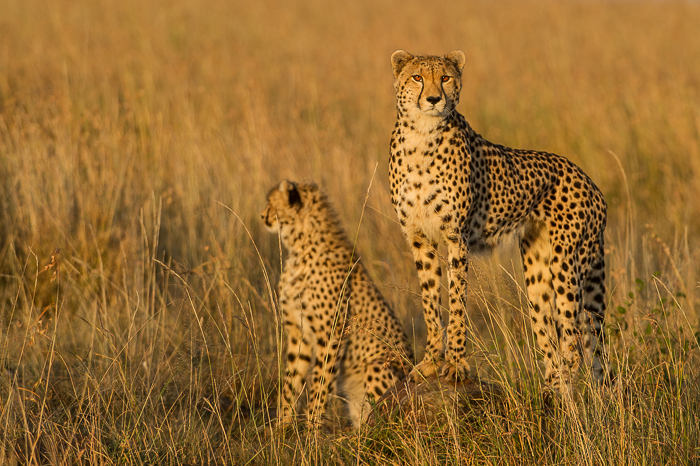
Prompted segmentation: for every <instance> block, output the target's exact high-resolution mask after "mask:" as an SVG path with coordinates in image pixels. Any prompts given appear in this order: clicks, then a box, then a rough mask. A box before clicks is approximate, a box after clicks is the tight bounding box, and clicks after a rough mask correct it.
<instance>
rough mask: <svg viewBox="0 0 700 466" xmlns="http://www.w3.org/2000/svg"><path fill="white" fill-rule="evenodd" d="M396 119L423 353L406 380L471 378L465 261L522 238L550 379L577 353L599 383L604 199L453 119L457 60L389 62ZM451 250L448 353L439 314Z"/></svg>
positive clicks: (399, 181)
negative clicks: (442, 251) (442, 252)
mask: <svg viewBox="0 0 700 466" xmlns="http://www.w3.org/2000/svg"><path fill="white" fill-rule="evenodd" d="M391 63H392V67H393V71H394V77H395V82H394V88H395V90H396V95H397V111H398V118H397V122H396V126H395V128H394V132H393V133H392V137H391V160H390V173H389V175H390V179H391V193H392V203H393V205H394V208H395V210H396V213H397V214H398V217H399V222H400V223H401V227H402V229H403V232H404V234H405V235H406V238H407V239H408V242H409V243H410V245H411V248H412V251H413V256H414V258H415V264H416V268H417V269H418V276H419V280H420V283H421V287H422V299H423V308H424V315H425V320H426V324H427V328H428V341H427V347H426V356H425V358H424V359H423V361H422V362H421V363H420V364H418V365H417V366H416V367H415V368H414V371H413V372H412V375H413V377H414V378H417V377H418V376H419V374H421V373H422V374H423V375H429V374H431V373H435V372H437V371H438V370H440V369H441V372H442V374H443V375H444V376H445V377H447V378H448V379H450V380H460V379H465V378H467V377H468V375H469V365H468V363H467V360H466V353H467V347H466V334H465V332H466V322H465V308H466V307H465V304H466V302H465V301H466V286H467V280H466V278H467V267H468V254H472V253H480V252H484V251H488V250H490V249H492V248H493V247H495V246H496V245H497V244H498V243H500V242H501V241H502V240H503V239H504V238H505V237H507V236H515V237H516V238H517V239H519V241H520V251H521V254H522V259H523V264H524V268H525V284H526V285H527V291H528V297H529V300H530V306H529V307H530V315H531V317H532V327H533V330H534V332H535V334H536V335H537V342H538V346H539V347H540V349H541V350H542V352H543V353H544V359H545V365H546V373H545V379H546V383H547V384H548V385H549V386H551V387H552V388H554V389H560V387H562V386H568V385H569V383H570V379H571V374H572V373H573V372H574V371H575V370H576V369H577V368H578V367H579V364H580V356H581V353H583V355H584V356H585V357H586V358H587V359H588V360H589V361H590V364H591V367H592V372H593V375H594V376H595V378H596V379H598V380H602V379H604V377H605V369H604V360H605V349H604V346H603V336H604V328H603V325H604V324H603V320H604V316H605V271H604V268H605V258H604V253H603V232H604V230H605V223H606V204H605V200H604V199H603V195H602V194H601V192H600V190H599V189H598V188H597V187H596V185H595V184H594V183H593V181H591V179H590V178H589V177H588V176H586V174H585V173H583V171H581V169H580V168H578V167H577V166H576V165H574V164H573V163H571V162H570V161H569V160H567V159H565V158H564V157H561V156H559V155H556V154H551V153H546V152H535V151H529V150H517V149H510V148H508V147H504V146H501V145H497V144H493V143H491V142H489V141H487V140H486V139H484V138H483V137H481V136H480V135H479V134H477V133H476V132H475V131H474V130H473V129H472V128H471V127H470V126H469V124H468V123H467V121H466V120H465V118H464V117H463V116H462V115H460V114H459V113H458V112H457V111H456V106H457V103H458V101H459V96H460V91H461V85H462V81H461V76H462V70H463V68H464V63H465V56H464V54H463V53H462V52H461V51H455V52H452V53H450V54H448V55H446V56H444V57H437V56H413V55H411V54H409V53H407V52H405V51H403V50H398V51H396V52H394V54H393V55H392V57H391ZM441 243H444V244H446V245H447V253H448V261H447V278H448V282H449V301H450V302H449V322H448V325H447V348H445V343H444V341H443V332H442V322H441V316H440V292H439V288H440V279H441V276H442V269H441V266H440V262H439V261H438V259H437V257H436V251H437V247H438V244H441Z"/></svg>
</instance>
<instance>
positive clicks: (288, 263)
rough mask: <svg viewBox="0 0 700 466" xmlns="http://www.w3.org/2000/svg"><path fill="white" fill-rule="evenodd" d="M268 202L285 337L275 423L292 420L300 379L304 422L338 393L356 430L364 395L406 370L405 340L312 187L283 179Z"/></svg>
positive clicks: (317, 416) (315, 418)
mask: <svg viewBox="0 0 700 466" xmlns="http://www.w3.org/2000/svg"><path fill="white" fill-rule="evenodd" d="M268 201H269V202H268V205H267V207H266V208H265V210H264V212H263V214H262V217H263V220H264V222H265V225H266V226H267V227H268V229H270V231H272V232H276V233H278V234H279V235H280V239H281V242H282V244H283V245H284V246H285V249H286V250H287V252H288V256H287V258H286V260H285V263H284V267H283V272H282V276H281V278H280V283H279V304H280V307H281V309H282V312H283V314H284V327H285V332H286V336H287V350H286V372H285V377H284V383H283V388H282V394H281V395H282V396H281V410H280V413H279V420H280V421H281V422H282V423H288V422H290V421H291V420H292V419H293V417H294V414H295V413H296V411H297V406H298V404H299V399H300V395H301V394H302V391H303V389H304V387H305V384H306V389H307V393H306V394H307V397H306V398H307V400H308V402H307V404H306V406H305V408H304V410H303V417H304V419H306V420H307V421H308V422H310V423H311V424H313V425H318V424H319V423H320V422H321V420H322V416H323V414H324V412H325V408H326V402H327V398H328V394H329V393H339V394H341V396H343V397H344V398H345V399H346V400H347V406H348V411H349V415H350V419H351V421H352V423H353V425H354V426H355V427H357V426H359V425H360V423H361V422H362V420H363V419H364V417H365V416H366V415H367V414H368V413H369V401H370V399H371V398H373V397H376V398H378V397H380V396H381V395H382V394H384V392H385V391H386V390H387V389H388V388H390V387H391V386H393V385H394V383H396V381H397V380H399V379H400V378H402V377H403V375H404V374H405V372H404V371H403V364H404V363H405V362H406V361H408V360H409V359H410V358H412V354H411V349H410V347H409V345H408V339H407V338H406V335H405V333H404V331H403V329H402V327H401V325H400V324H399V322H398V320H397V319H396V317H395V316H394V313H393V311H392V310H391V308H390V307H389V306H388V304H387V303H386V301H385V300H384V298H383V297H382V294H381V293H380V292H379V290H378V289H377V288H376V287H375V286H374V285H373V284H372V282H371V281H370V278H369V276H368V275H367V272H366V271H365V269H364V267H363V266H362V263H361V262H359V261H358V260H357V259H356V258H353V248H352V244H351V243H350V241H349V240H348V239H347V237H346V235H345V233H344V232H343V229H342V228H341V226H340V223H339V221H338V219H337V216H336V214H335V212H334V211H333V208H332V207H331V205H330V203H329V202H328V199H327V198H326V196H325V195H324V194H323V193H322V192H321V191H320V190H319V189H318V187H317V186H316V185H315V184H301V183H299V184H297V183H292V182H289V181H282V182H281V183H280V184H279V185H278V186H276V187H275V188H274V189H273V190H272V191H271V192H270V193H269V194H268ZM309 373H310V374H309ZM307 379H308V380H307Z"/></svg>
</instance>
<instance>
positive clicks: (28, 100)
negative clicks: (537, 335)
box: [0, 0, 700, 464]
mask: <svg viewBox="0 0 700 466" xmlns="http://www.w3.org/2000/svg"><path fill="white" fill-rule="evenodd" d="M346 3H347V4H345V5H340V4H338V5H334V4H329V3H328V2H321V1H319V0H301V1H298V2H282V1H275V0H261V1H257V2H236V3H232V2H229V1H223V0H211V1H209V2H205V3H200V2H195V1H193V0H175V1H172V2H164V1H158V0H156V1H153V2H143V1H135V0H124V1H121V2H90V1H87V0H74V1H67V0H56V1H54V2H48V3H47V2H40V1H36V0H23V1H17V0H6V1H5V2H3V5H2V8H0V196H1V197H0V319H1V320H0V323H1V327H0V363H1V364H0V365H2V366H4V367H5V368H6V369H5V371H4V373H3V375H2V376H0V402H1V406H0V409H1V411H0V426H1V427H0V463H2V462H3V461H9V462H10V464H12V462H15V463H19V464H29V463H31V464H39V463H42V464H44V463H53V464H75V463H81V462H83V463H90V464H93V463H94V464H112V463H121V464H152V463H158V462H164V463H173V464H178V463H179V464H192V463H207V462H209V463H214V462H216V463H221V462H229V463H246V462H247V461H250V462H251V463H258V464H288V463H303V464H326V463H328V462H333V461H340V460H343V461H344V462H345V463H354V462H357V461H360V462H369V463H378V464H391V463H395V464H405V463H414V464H417V463H420V464H425V463H435V464H438V463H439V464H443V463H444V464H461V463H467V464H469V463H480V464H483V463H497V464H503V463H504V462H505V463H516V464H521V463H528V464H561V463H570V464H583V463H586V464H602V463H610V464H618V463H622V462H625V463H633V464H636V463H643V462H645V461H646V462H648V463H660V462H663V463H670V464H682V463H686V464H688V463H693V462H698V461H700V450H699V449H698V444H700V407H699V406H698V401H697V396H696V394H697V393H698V386H699V382H698V372H697V361H698V342H697V336H698V333H697V332H698V330H699V327H698V321H699V316H700V310H699V309H700V308H699V306H700V303H699V302H698V298H699V297H700V296H699V293H698V272H700V267H699V265H698V264H700V241H698V239H699V238H700V221H699V220H698V219H699V218H700V203H698V202H697V200H698V199H700V181H698V180H700V61H698V59H697V57H699V56H700V35H698V34H697V25H698V24H700V4H698V3H695V2H687V3H684V2H593V1H573V2H555V1H543V0H533V1H527V2H514V1H510V2H487V1H457V0H451V1H447V2H445V3H443V4H441V5H439V6H432V7H426V3H425V2H416V1H405V2H371V1H365V0H359V1H356V2H346ZM398 48H403V49H406V50H408V51H410V52H414V53H446V52H449V51H451V50H453V49H458V48H459V49H462V50H463V51H464V52H465V53H466V55H467V66H466V70H465V74H464V91H463V93H462V102H461V104H460V111H461V112H462V113H463V114H464V115H465V116H466V117H467V118H468V120H469V121H470V123H471V124H472V126H473V127H474V128H475V129H476V130H477V131H479V132H481V133H482V134H483V135H484V136H486V137H487V138H489V139H491V140H493V141H494V142H498V143H502V144H505V145H509V146H513V147H520V148H531V149H540V150H548V151H553V152H557V153H559V154H562V155H565V156H567V157H569V158H570V159H571V160H573V161H574V162H575V163H577V164H578V165H580V166H581V167H582V168H583V169H584V170H585V171H586V172H587V173H588V174H589V175H590V176H591V177H592V178H593V179H594V180H595V182H596V183H597V184H598V185H599V187H600V188H601V189H602V191H603V193H604V194H605V196H606V199H607V200H608V204H609V222H608V233H607V248H608V250H609V251H608V264H609V272H610V273H609V283H608V285H609V290H610V293H609V299H610V318H609V324H610V325H609V328H610V334H611V335H610V338H611V343H612V358H613V361H614V364H615V365H616V366H617V367H618V368H619V369H620V371H621V373H622V376H621V378H622V380H623V382H624V384H625V386H626V387H627V389H626V391H623V392H620V393H616V394H613V395H610V394H607V393H602V394H601V393H599V392H597V391H596V390H590V389H589V388H588V387H587V385H586V384H585V383H582V386H581V393H580V398H581V399H580V400H578V401H579V402H578V403H577V404H576V405H575V407H573V408H571V409H570V410H568V411H566V410H564V411H562V412H556V413H554V414H542V412H541V410H540V408H541V399H540V398H539V395H538V393H539V389H540V385H541V380H540V379H541V377H540V376H539V373H538V372H537V370H536V365H535V364H534V362H533V357H532V354H533V352H532V347H533V345H532V339H531V337H530V329H529V324H527V318H526V317H524V315H523V309H524V307H523V305H522V300H523V295H522V290H521V288H520V286H519V284H520V283H522V279H521V277H520V273H521V272H520V269H519V266H518V265H517V262H518V260H519V259H518V258H517V254H514V253H513V251H511V250H509V249H506V250H504V251H502V252H500V253H499V254H498V257H497V258H496V259H486V260H482V259H476V260H475V266H474V267H472V269H473V270H474V273H473V274H472V276H471V279H470V298H469V299H470V302H471V303H473V308H472V312H471V315H472V318H473V321H474V327H475V328H474V352H475V360H476V363H475V367H477V366H478V370H479V372H480V373H482V374H484V375H489V376H491V377H492V378H495V379H497V380H501V381H502V382H503V383H505V385H506V387H507V389H508V394H509V395H508V397H509V400H510V401H509V402H510V403H511V405H512V406H513V409H512V410H511V411H508V414H507V415H506V416H505V417H503V416H502V415H498V416H497V415H495V414H493V415H484V416H483V418H482V421H481V422H479V423H472V422H468V423H467V422H461V423H460V422H457V421H455V423H452V424H450V425H449V426H448V427H446V428H444V429H432V430H428V431H427V432H424V431H421V430H420V429H417V428H416V426H415V425H411V424H410V423H399V424H395V425H394V424H392V425H389V426H384V427H379V428H376V429H374V430H369V431H361V432H359V433H341V434H335V435H323V434H318V435H310V436H309V437H306V434H299V435H298V436H295V435H292V436H291V437H290V436H288V437H282V436H269V435H267V434H266V433H264V432H262V431H259V430H257V427H259V426H261V425H262V424H263V422H264V421H265V420H266V413H267V411H266V409H264V408H265V407H266V406H274V405H275V393H276V389H277V388H276V386H277V381H278V376H279V373H278V365H277V357H276V355H277V351H278V348H279V346H278V341H279V332H280V328H279V322H278V314H277V310H276V306H275V303H274V284H275V283H276V282H277V277H278V276H279V268H280V259H279V257H280V251H279V250H278V243H277V239H276V238H274V237H272V236H270V235H268V234H267V233H266V232H265V231H264V229H263V228H262V227H261V224H260V222H259V219H258V215H259V212H260V211H261V209H262V208H263V207H264V202H265V199H264V194H265V192H266V191H267V189H269V188H270V187H271V186H272V185H273V184H274V183H276V182H277V181H279V180H280V179H281V178H283V177H286V178H289V179H312V180H315V181H317V182H318V183H319V184H320V185H322V186H324V187H325V189H326V190H327V191H328V193H329V195H330V197H331V198H332V199H333V200H334V201H335V204H336V206H337V208H338V210H339V212H340V214H341V218H343V219H344V224H345V225H346V227H347V228H348V230H350V231H351V232H353V233H354V231H356V229H357V228H358V225H359V220H360V215H361V212H362V208H363V202H364V199H365V193H366V191H367V187H368V186H369V185H370V181H371V179H372V173H373V172H374V169H375V167H377V175H376V177H375V179H374V180H373V184H372V190H371V194H370V197H369V201H368V205H367V208H366V210H365V214H364V217H363V220H362V224H361V225H359V226H360V235H359V239H358V250H359V251H360V252H361V253H362V259H363V261H364V263H365V265H366V266H367V267H368V269H369V270H370V272H371V273H372V275H373V276H374V278H375V279H376V280H377V282H378V283H379V284H380V285H381V287H382V290H383V291H384V292H385V295H386V296H387V298H388V299H389V301H390V302H391V304H392V305H393V306H394V308H395V309H396V311H397V314H398V315H399V316H400V318H401V319H402V320H403V322H404V323H405V327H406V330H407V332H409V333H411V334H413V335H414V336H415V339H416V342H417V344H418V347H417V350H418V353H419V355H420V351H421V349H420V344H421V342H422V341H423V331H424V330H423V323H422V318H421V313H420V301H419V299H416V292H417V291H418V286H417V280H416V278H415V276H414V275H415V274H414V271H413V267H412V265H411V260H410V259H409V256H408V255H407V253H408V247H407V245H406V244H405V241H404V239H403V238H402V235H401V232H400V228H399V227H398V225H397V224H396V222H395V218H394V213H393V211H392V208H391V205H390V202H389V189H388V180H387V177H386V173H387V169H388V168H387V166H388V141H389V135H390V132H391V129H392V127H393V123H394V118H395V115H394V93H393V89H392V75H391V70H390V66H389V56H390V54H391V52H393V51H394V50H395V49H398ZM227 207H229V208H230V209H231V210H232V211H233V212H235V213H236V215H234V214H232V213H231V210H229V209H227ZM239 218H240V220H239ZM244 226H245V227H244ZM248 232H249V233H248ZM254 244H255V245H257V248H258V249H259V252H260V256H258V253H257V251H256V248H255V247H254V246H253V245H254ZM55 248H60V249H61V251H60V254H59V255H58V256H56V257H57V260H58V264H59V265H58V266H57V265H56V264H54V265H53V266H52V267H51V268H49V269H47V270H46V271H43V272H42V269H44V268H45V266H47V265H48V264H50V260H51V256H52V251H54V249H55ZM499 262H500V263H501V264H503V266H504V267H503V268H500V267H499V266H498V263H499ZM513 264H515V265H513ZM54 272H56V273H55V276H52V274H54ZM268 274H269V280H268V279H267V276H268ZM271 290H272V291H271ZM584 401H585V402H584ZM499 416H500V417H499Z"/></svg>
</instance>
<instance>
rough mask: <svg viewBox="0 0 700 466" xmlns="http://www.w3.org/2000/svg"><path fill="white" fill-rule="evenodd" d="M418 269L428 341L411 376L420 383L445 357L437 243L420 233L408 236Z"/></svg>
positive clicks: (435, 372)
mask: <svg viewBox="0 0 700 466" xmlns="http://www.w3.org/2000/svg"><path fill="white" fill-rule="evenodd" d="M407 237H408V239H409V241H410V243H411V251H412V252H413V258H414V260H415V264H416V270H418V280H419V281H420V285H421V290H422V291H421V297H422V301H423V317H424V318H425V326H426V327H427V330H428V341H427V344H426V347H425V356H423V360H422V361H421V362H420V363H418V364H416V366H415V367H414V368H413V370H412V371H411V373H410V374H409V375H410V377H411V378H412V379H413V380H414V381H415V382H419V381H421V380H422V379H423V378H424V377H429V376H431V375H434V374H437V372H438V369H439V367H440V365H441V363H442V361H443V358H444V354H445V343H444V341H443V336H442V316H441V315H440V278H441V277H442V269H441V268H440V263H439V262H438V259H437V257H436V255H437V243H435V242H434V241H429V240H428V239H427V238H426V237H425V235H424V234H423V233H421V232H417V233H415V234H413V235H410V236H407Z"/></svg>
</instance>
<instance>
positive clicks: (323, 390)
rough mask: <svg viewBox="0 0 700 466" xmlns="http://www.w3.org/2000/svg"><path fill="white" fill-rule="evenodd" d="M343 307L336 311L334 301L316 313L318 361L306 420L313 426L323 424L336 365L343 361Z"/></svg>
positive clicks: (336, 369) (311, 385) (334, 386)
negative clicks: (341, 345)
mask: <svg viewBox="0 0 700 466" xmlns="http://www.w3.org/2000/svg"><path fill="white" fill-rule="evenodd" d="M340 307H341V310H340V311H339V312H336V310H335V305H334V304H331V303H324V304H322V305H320V306H318V308H317V309H316V312H315V315H316V327H315V329H314V331H315V338H316V341H315V342H314V343H315V345H316V361H315V364H314V367H313V370H312V372H311V382H310V386H309V398H308V404H307V407H306V420H307V422H308V423H309V425H310V426H311V427H319V426H320V425H321V422H322V418H323V415H324V413H325V411H326V403H327V401H328V394H329V392H331V391H334V390H335V389H336V387H337V383H336V382H337V381H336V378H337V374H338V366H337V364H338V363H339V361H340V360H342V353H341V347H340V343H341V342H340V340H341V338H342V333H343V328H344V321H345V319H344V318H341V316H340V314H345V309H346V306H344V305H342V304H341V305H340ZM332 317H336V318H332Z"/></svg>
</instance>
